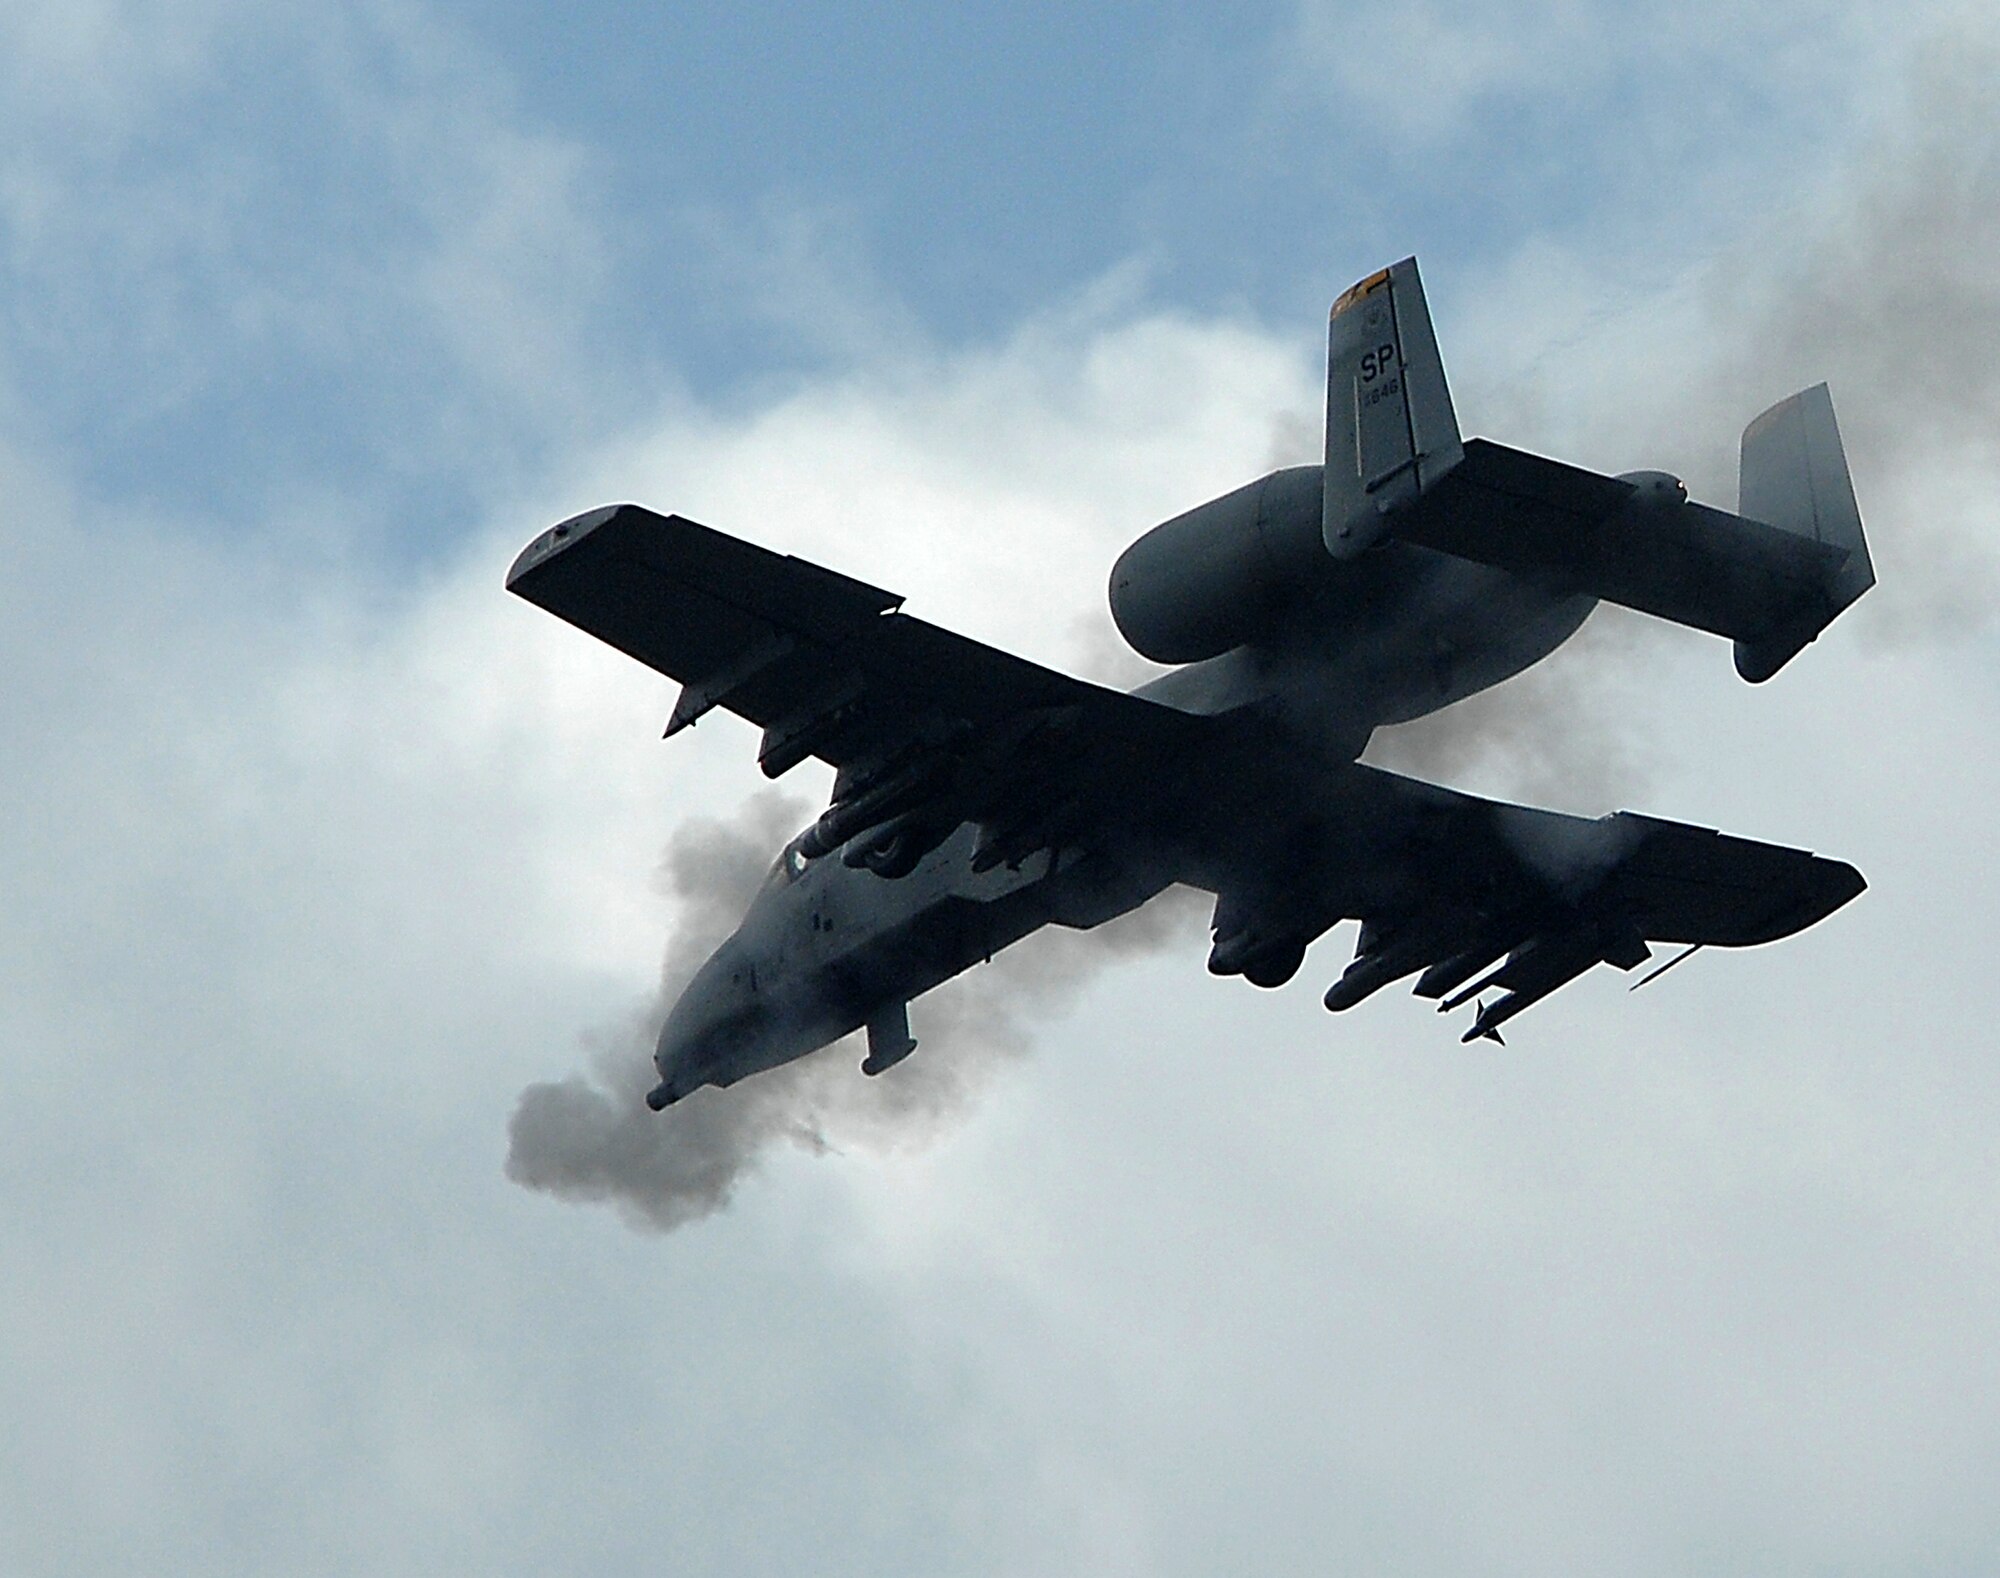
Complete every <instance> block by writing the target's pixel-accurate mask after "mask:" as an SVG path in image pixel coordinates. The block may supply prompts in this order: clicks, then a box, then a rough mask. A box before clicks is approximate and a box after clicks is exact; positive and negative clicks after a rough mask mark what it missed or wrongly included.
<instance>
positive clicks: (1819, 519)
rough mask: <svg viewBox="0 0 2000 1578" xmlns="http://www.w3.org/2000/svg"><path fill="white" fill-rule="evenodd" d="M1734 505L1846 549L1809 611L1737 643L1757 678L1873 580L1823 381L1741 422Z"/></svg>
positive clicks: (1739, 666) (1747, 673)
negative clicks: (1746, 423) (1775, 627)
mask: <svg viewBox="0 0 2000 1578" xmlns="http://www.w3.org/2000/svg"><path fill="white" fill-rule="evenodd" d="M1736 509H1737V513H1738V514H1739V515H1742V516H1745V517H1747V518H1748V519H1750V520H1754V521H1762V522H1764V523H1765V524H1766V525H1769V526H1775V527H1776V528H1777V529H1778V530H1780V531H1783V532H1788V533H1790V534H1791V535H1793V536H1795V537H1804V538H1809V539H1811V540H1812V541H1814V542H1818V543H1820V544H1822V545H1824V546H1825V547H1828V548H1832V549H1836V550H1839V551H1840V552H1842V553H1844V554H1845V555H1846V557H1845V558H1844V559H1842V560H1841V561H1840V563H1839V564H1838V565H1837V566H1835V567H1834V568H1833V569H1831V570H1830V571H1828V572H1827V574H1826V576H1825V579H1824V580H1823V582H1822V584H1821V593H1822V600H1821V601H1820V602H1819V603H1818V605H1817V606H1816V607H1814V608H1812V609H1811V610H1810V611H1809V614H1808V615H1807V616H1806V617H1804V618H1802V619H1800V620H1799V621H1797V622H1796V623H1793V624H1791V625H1788V626H1786V627H1784V628H1782V629H1780V630H1777V631H1774V632H1772V633H1771V634H1770V635H1768V636H1764V637H1760V638H1759V639H1757V640H1755V641H1742V640H1739V641H1738V642H1737V643H1736V671H1737V673H1739V674H1741V675H1742V676H1743V677H1744V678H1745V679H1747V680H1750V681H1752V682H1757V681H1761V680H1766V679H1769V678H1770V677H1771V676H1772V675H1773V674H1775V673H1777V671H1778V670H1779V669H1780V668H1782V667H1784V665H1785V664H1786V663H1788V662H1790V661H1791V659H1792V658H1793V657H1795V656H1797V654H1798V653H1799V652H1800V651H1802V650H1803V649H1804V648H1805V647H1806V645H1807V644H1808V643H1810V642H1811V641H1813V640H1815V639H1816V638H1817V637H1818V635H1819V633H1820V632H1821V631H1822V630H1824V629H1825V628H1826V627H1827V626H1828V625H1829V624H1831V623H1832V622H1833V619H1834V617H1835V616H1836V615H1838V614H1839V613H1840V611H1841V610H1842V609H1844V608H1846V607H1847V606H1848V605H1849V604H1850V603H1852V602H1853V601H1854V600H1855V599H1856V598H1858V597H1859V596H1860V595H1861V594H1862V593H1863V592H1865V591H1867V590H1868V588H1869V587H1871V586H1873V585H1874V584H1875V567H1874V564H1873V563H1872V561H1871V560H1870V559H1869V556H1868V541H1867V538H1866V536H1865V535H1864V534H1863V532H1862V529H1861V509H1860V506H1859V505H1858V504H1857V503H1856V502H1855V498H1854V484H1853V481H1852V480H1851V479H1850V478H1849V476H1848V472H1847V456H1846V452H1845V451H1844V450H1843V448H1842V447H1841V442H1840V427H1839V424H1838V423H1837V422H1835V420H1834V415H1833V396H1832V395H1831V393H1829V391H1828V389H1827V386H1826V385H1825V384H1823V383H1822V384H1814V385H1813V386H1812V387H1811V388H1810V389H1801V390H1800V391H1799V392H1798V393H1797V394H1795V395H1792V396H1790V397H1788V398H1786V399H1784V400H1780V401H1779V402H1778V403H1777V404H1776V405H1774V406H1772V407H1771V408H1770V409H1769V410H1768V411H1766V412H1764V413H1763V414H1762V415H1761V416H1759V417H1757V418H1756V420H1754V421H1753V422H1751V424H1750V425H1749V426H1748V427H1746V428H1745V429H1744V430H1743V451H1742V463H1741V470H1740V472H1739V474H1738V484H1737V503H1736Z"/></svg>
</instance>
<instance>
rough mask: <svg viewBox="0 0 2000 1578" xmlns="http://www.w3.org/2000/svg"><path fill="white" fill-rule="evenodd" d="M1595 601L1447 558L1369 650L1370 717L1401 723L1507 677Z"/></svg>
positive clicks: (1545, 649) (1573, 625) (1549, 647)
mask: <svg viewBox="0 0 2000 1578" xmlns="http://www.w3.org/2000/svg"><path fill="white" fill-rule="evenodd" d="M1596 606H1597V600H1596V599H1595V598H1594V597H1590V596H1587V595H1579V594H1577V593H1573V592H1570V591H1568V590H1566V589H1563V588H1559V587H1556V586H1554V585H1552V584H1550V583H1548V582H1545V581H1542V580H1539V579H1535V578H1530V577H1527V576H1521V575H1515V574H1512V573H1510V572H1508V571H1505V570H1494V569H1490V568H1488V567H1487V566H1484V565H1477V564H1470V563H1466V562H1464V561H1454V562H1451V563H1450V564H1448V565H1447V566H1446V567H1444V568H1443V569H1442V570H1441V572H1440V573H1439V574H1438V575H1437V576H1435V577H1433V578H1432V579H1431V580H1430V581H1429V582H1428V583H1427V585H1426V587H1425V595H1424V596H1423V597H1422V598H1421V599H1420V600H1414V601H1413V603H1412V605H1411V606H1410V607H1409V609H1408V610H1407V616H1406V618H1405V620H1404V621H1403V622H1402V623H1401V625H1400V628H1398V629H1396V630H1395V631H1394V632H1393V633H1392V634H1391V635H1390V636H1389V637H1388V639H1387V640H1385V642H1384V643H1383V645H1382V646H1381V647H1379V648H1378V649H1377V650H1376V651H1375V652H1374V653H1372V654H1369V661H1368V668H1369V669H1370V671H1371V672H1370V674H1369V681H1370V682H1369V684H1368V685H1367V689H1368V690H1369V692H1370V694H1371V696H1372V698H1373V701H1374V706H1373V709H1372V710H1373V712H1374V718H1373V721H1374V722H1375V723H1378V724H1382V723H1407V722H1409V721H1410V720H1411V719H1412V718H1421V717H1424V716H1426V715H1427V714H1429V713H1433V712H1436V711H1438V710H1439V709H1440V708H1442V707H1448V706H1450V705H1451V704H1452V703H1453V702H1456V701H1463V700H1464V699H1465V698H1466V697H1468V696H1473V695H1477V694H1478V693H1479V692H1480V691H1482V690H1488V689H1491V688H1492V687H1493V686H1495V685H1498V684H1500V683H1501V682H1502V681H1503V680H1508V679H1512V678H1513V677H1514V676H1515V675H1516V674H1519V673H1521V672H1523V671H1524V670H1526V669H1529V668H1532V667H1533V666H1534V665H1535V664H1536V663H1539V662H1540V661H1541V660H1542V659H1543V658H1545V657H1547V656H1548V655H1549V654H1550V653H1551V652H1553V651H1555V649H1556V648H1557V647H1559V646H1561V645H1562V644H1563V643H1564V642H1565V641H1567V640H1568V639H1569V638H1570V637H1571V636H1572V635H1574V634H1575V633H1576V632H1577V630H1578V628H1579V627H1581V626H1582V624H1583V622H1584V620H1586V619H1587V618H1589V617H1590V612H1591V610H1592V609H1593V608H1595V607H1596Z"/></svg>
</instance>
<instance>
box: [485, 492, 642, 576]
mask: <svg viewBox="0 0 2000 1578" xmlns="http://www.w3.org/2000/svg"><path fill="white" fill-rule="evenodd" d="M631 508H633V506H632V505H629V504H606V505H604V506H603V507H602V508H601V509H594V510H586V511H584V513H583V514H581V515H572V516H570V518H569V519H568V520H566V521H558V522H557V523H556V524H555V525H553V526H551V527H550V528H549V529H548V530H547V531H545V532H543V533H542V534H541V536H539V537H537V538H536V539H535V540H534V541H533V542H531V543H529V544H528V546H527V547H525V548H523V549H522V550H521V551H520V553H518V554H516V555H515V557H514V562H513V564H511V565H510V566H508V569H507V589H508V590H509V591H512V590H514V588H515V585H516V583H517V582H519V581H520V580H522V579H523V578H524V577H525V576H527V575H528V574H529V573H530V572H532V571H533V570H534V569H535V567H536V566H538V565H541V564H545V563H547V562H548V561H549V560H550V559H553V558H554V557H555V556H556V555H557V554H559V553H562V552H563V551H565V550H566V549H569V548H573V547H575V546H576V545H577V543H579V542H581V541H582V540H583V539H584V538H585V537H588V536H589V535H590V534H591V533H592V532H594V531H596V530H597V529H598V527H600V526H602V525H603V524H604V523H605V522H606V521H608V520H610V519H612V517H614V516H616V515H618V514H619V513H620V512H622V511H624V510H628V509H631Z"/></svg>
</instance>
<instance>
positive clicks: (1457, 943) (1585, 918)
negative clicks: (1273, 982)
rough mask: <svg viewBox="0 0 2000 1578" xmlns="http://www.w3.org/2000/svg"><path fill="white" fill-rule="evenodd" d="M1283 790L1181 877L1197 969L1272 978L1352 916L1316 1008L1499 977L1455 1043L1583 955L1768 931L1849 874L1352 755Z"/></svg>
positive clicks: (1812, 859)
mask: <svg viewBox="0 0 2000 1578" xmlns="http://www.w3.org/2000/svg"><path fill="white" fill-rule="evenodd" d="M1265 793H1267V794H1271V793H1281V794H1282V793H1284V791H1281V790H1277V788H1276V786H1275V785H1272V786H1268V787H1267V788H1266V790H1265ZM1286 798H1288V799H1290V800H1292V801H1293V802H1294V803H1296V804H1298V805H1299V806H1300V807H1301V810H1300V811H1299V813H1297V814H1296V815H1292V816H1287V817H1285V818H1283V819H1282V821H1281V822H1280V823H1279V824H1277V825H1273V824H1272V823H1270V822H1267V823H1266V828H1267V841H1266V842H1265V843H1264V844H1262V845H1261V846H1260V847H1253V846H1249V845H1244V844H1241V843H1239V844H1238V846H1237V847H1236V848H1235V849H1234V850H1228V851H1225V852H1223V854H1222V858H1221V862H1220V863H1219V865H1218V866H1216V867H1213V868H1211V869H1209V870H1207V871H1205V872H1203V873H1201V876H1200V879H1199V880H1198V881H1197V885H1199V886H1202V887H1207V888H1210V889H1211V891H1214V892H1216V894H1217V904H1216V922H1215V931H1216V953H1215V954H1214V955H1212V956H1211V960H1210V968H1211V969H1219V970H1220V971H1221V972H1222V973H1237V972H1238V971H1241V972H1242V973H1244V974H1248V975H1249V976H1250V977H1251V979H1252V980H1259V979H1260V977H1259V970H1260V969H1263V970H1266V971H1268V972H1269V973H1271V974H1275V975H1278V976H1282V975H1283V974H1287V973H1289V971H1290V970H1291V969H1295V968H1296V967H1297V961H1298V959H1299V958H1300V957H1301V956H1302V955H1303V952H1304V948H1305V945H1306V943H1307V942H1309V941H1310V940H1311V939H1312V938H1313V937H1316V936H1318V935H1319V934H1320V933H1321V932H1322V931H1324V930H1326V929H1327V928H1328V927H1330V926H1332V925H1333V924H1335V923H1336V922H1338V921H1340V920H1343V919H1358V920H1360V921H1361V922H1362V928H1361V936H1360V940H1359V943H1358V945H1357V947H1356V950H1355V957H1354V961H1353V963H1352V964H1350V965H1349V967H1348V969H1347V971H1346V973H1345V974H1344V975H1342V976H1341V978H1340V979H1339V980H1338V981H1337V982H1335V983H1334V985H1333V987H1332V988H1331V990H1329V991H1328V993H1327V997H1326V1003H1327V1007H1329V1008H1332V1009H1343V1008H1349V1007H1352V1006H1353V1005H1354V1004H1356V1003H1358V1002H1360V1001H1361V1000H1362V999H1363V998H1364V997H1367V996H1368V995H1369V994H1370V993H1372V992H1375V991H1377V990H1379V989H1380V988H1382V987H1384V986H1386V985H1388V984H1390V983H1391V982H1393V981H1396V980H1400V979H1402V978H1404V977H1406V976H1410V975H1414V974H1418V972H1422V973H1421V976H1420V978H1419V980H1418V982H1417V987H1416V990H1417V992H1418V994H1419V995H1421V996H1426V997H1432V998H1439V999H1443V1006H1445V1007H1456V1006H1458V1005H1459V1004H1460V1003H1463V1002H1467V1001H1470V1000H1472V999H1473V998H1475V997H1477V996H1478V995H1479V994H1480V993H1481V992H1484V991H1486V990H1488V989H1489V988H1496V989H1499V990H1500V991H1502V992H1503V993H1504V994H1505V995H1503V996H1501V997H1500V998H1498V999H1496V1000H1495V1001H1493V1002H1492V1003H1490V1004H1488V1005H1485V1006H1483V1007H1482V1008H1481V1010H1480V1012H1479V1014H1478V1017H1477V1020H1476V1022H1475V1023H1474V1025H1473V1028H1472V1030H1471V1031H1470V1032H1469V1033H1468V1035H1467V1037H1466V1039H1468V1040H1470V1039H1472V1038H1473V1037H1474V1036H1481V1035H1487V1034H1489V1033H1491V1032H1493V1031H1495V1030H1496V1029H1497V1028H1498V1027H1499V1026H1500V1025H1501V1024H1503V1023H1504V1022H1505V1021H1506V1020H1508V1019H1509V1018H1511V1017H1512V1016H1513V1015H1515V1014H1517V1013H1519V1012H1520V1011H1521V1010H1522V1009H1524V1008H1527V1007H1528V1006H1530V1005H1531V1004H1533V1003H1535V1002H1538V1001H1539V1000H1540V999H1541V998H1543V997H1545V996H1547V995H1548V994H1549V993H1550V992H1553V991H1555V990H1556V989H1557V988H1558V987H1560V986H1562V985H1564V984H1566V983H1567V982H1568V981H1570V980H1573V979H1574V978H1575V977H1577V976H1579V975H1581V974H1583V973H1584V972H1585V971H1586V970H1588V969H1590V968H1591V967H1592V966H1593V965H1595V964H1598V963H1610V964H1612V965H1615V966H1617V967H1618V968H1620V969H1628V970H1629V969H1631V968H1633V967H1634V966H1636V965H1638V964H1640V963H1641V962H1643V961H1644V960H1645V959H1646V958H1648V957H1649V956H1650V953H1651V950H1650V948H1649V947H1648V944H1649V943H1653V942H1658V943H1669V944H1675V943H1679V944H1691V945H1704V944H1712V945H1716V946H1721V947H1732V948H1736V947H1747V946H1751V945H1753V944H1757V943H1763V942H1772V941H1775V940H1776V939H1778V938H1780V937H1785V936H1789V935H1791V934H1792V933H1793V932H1796V931H1800V930H1802V929H1804V928H1805V927H1807V926H1810V925H1812V924H1813V923H1814V922H1816V921H1818V920H1821V919H1823V918H1824V917H1825V916H1827V915H1829V914H1831V913H1832V912H1833V911H1834V910H1836V909H1838V908H1839V907H1840V906H1841V905H1843V904H1845V903H1847V902H1848V900H1850V899H1852V898H1853V897H1854V896H1855V895H1856V894H1858V893H1860V892H1861V891H1862V889H1863V888H1864V887H1865V886H1866V884H1865V883H1864V882H1863V880H1862V878H1861V874H1860V873H1859V872H1857V871H1856V870H1855V869H1854V868H1853V867H1852V866H1849V865H1846V864H1844V863H1842V862H1840V861H1836V860H1828V859H1825V858H1823V857H1821V856H1817V855H1812V854H1808V853H1807V852H1806V851H1804V850H1798V849H1786V848H1783V847H1781V846H1778V845H1775V844H1763V843H1758V842H1756V841H1754V840H1751V839H1745V838H1736V837H1732V836H1730V835H1729V834H1725V833H1718V832H1714V831H1712V830H1710V829H1708V828H1702V827H1692V826H1688V825H1687V824H1684V823H1679V822H1669V821H1664V820H1661V819H1660V818H1657V817H1650V816H1640V815H1637V814H1635V813H1633V812H1629V811H1621V812H1618V813H1617V814H1615V815H1612V816H1606V817H1600V818H1597V819H1595V820H1591V819H1587V818H1583V817H1575V816H1566V815H1563V814H1561V813H1559V812H1554V811H1542V810H1536V809H1533V808H1530V807H1527V806H1518V805H1508V804H1505V803H1503V802H1499V801H1493V800H1484V799H1481V798H1479V797H1478V796H1475V795H1468V794H1462V793H1460V792H1458V791H1457V790H1452V789H1445V788H1441V787H1439V786H1437V785H1434V784H1426V783H1420V782H1418V781H1416V780H1414V779H1408V778H1402V777H1399V776H1397V775H1396V774H1394V773H1387V772H1383V771H1381V770H1380V769H1378V768H1373V767H1367V766H1363V765H1361V764H1358V763H1357V764H1354V765H1353V766H1352V767H1350V768H1347V769H1345V770H1343V771H1337V772H1334V773H1332V774H1330V775H1325V776H1322V777H1321V778H1320V779H1319V787H1318V789H1317V792H1316V793H1315V792H1313V791H1312V790H1309V789H1307V788H1306V786H1305V785H1304V783H1303V781H1301V782H1300V783H1299V784H1298V785H1297V786H1296V787H1294V788H1293V790H1292V791H1291V792H1290V793H1289V794H1288V795H1286ZM1272 961H1282V968H1279V969H1276V970H1273V969H1272V968H1271V966H1272Z"/></svg>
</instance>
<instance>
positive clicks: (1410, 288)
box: [1321, 258, 1463, 559]
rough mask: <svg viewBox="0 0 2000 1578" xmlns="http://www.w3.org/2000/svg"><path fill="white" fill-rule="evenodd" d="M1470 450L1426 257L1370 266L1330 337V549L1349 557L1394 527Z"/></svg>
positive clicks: (1325, 524)
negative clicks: (1434, 321) (1405, 508)
mask: <svg viewBox="0 0 2000 1578" xmlns="http://www.w3.org/2000/svg"><path fill="white" fill-rule="evenodd" d="M1462 454H1463V450H1462V449H1461V448H1460V445H1459V440H1458V418H1457V417H1456V416H1455V415H1454V414H1453V413H1452V409H1451V391H1450V390H1449V389H1447V388H1446V387H1445V381H1444V363H1443V362H1442V361H1441V360H1440V359H1439V357H1438V348H1437V336H1436V334H1435V333H1433V332H1432V330H1431V315H1430V309H1429V308H1428V307H1427V306H1426V305H1425V304H1424V287H1423V284H1422V282H1421V281H1420V280H1419V279H1418V278H1417V260H1416V259H1415V258H1404V259H1403V261H1402V262H1400V263H1396V264H1392V265H1391V266H1390V267H1388V268H1385V269H1383V270H1382V271H1381V273H1379V274H1371V275H1370V276H1369V277H1368V278H1367V279H1364V280H1363V281H1362V282H1361V283H1360V284H1358V285H1356V286H1354V287H1353V288H1352V289H1350V290H1348V291H1346V292H1345V293H1344V294H1343V295H1342V296H1341V298H1340V299H1339V300H1338V301H1336V302H1335V303H1334V304H1333V314H1332V318H1331V320H1330V322H1329V324H1328V327H1327V343H1326V493H1325V497H1324V500H1323V503H1322V513H1321V529H1322V532H1323V534H1324V536H1325V540H1326V547H1327V551H1328V552H1329V553H1331V554H1332V555H1333V556H1334V557H1335V558H1336V559H1350V558H1352V557H1354V555H1356V554H1358V553H1361V552H1363V551H1364V550H1366V549H1368V548H1371V547H1373V546H1374V545H1375V544H1376V543H1377V542H1380V541H1381V540H1382V538H1383V537H1384V536H1386V535H1387V534H1388V531H1389V522H1388V519H1387V515H1388V512H1389V511H1390V510H1393V509H1395V508H1396V507H1397V506H1398V505H1400V504H1404V503H1407V502H1408V501H1409V500H1411V499H1413V498H1415V497H1416V496H1417V494H1418V493H1420V492H1421V491H1422V490H1423V489H1425V488H1427V487H1429V486H1430V485H1431V484H1432V483H1434V482H1435V481H1437V479H1438V478H1439V477H1441V476H1443V475H1444V473H1445V472H1447V471H1449V470H1450V469H1451V468H1452V467H1453V466H1455V465H1457V464H1458V462H1459V459H1460V458H1461V456H1462Z"/></svg>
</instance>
